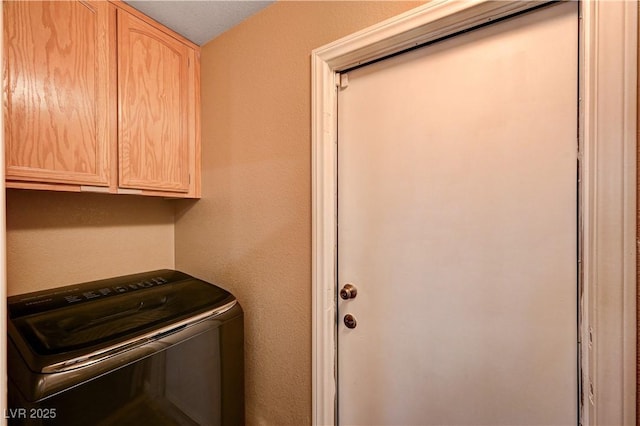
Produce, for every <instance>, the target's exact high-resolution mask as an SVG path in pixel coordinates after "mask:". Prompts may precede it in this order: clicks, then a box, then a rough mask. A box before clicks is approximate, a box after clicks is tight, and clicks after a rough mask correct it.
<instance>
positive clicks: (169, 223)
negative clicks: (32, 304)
mask: <svg viewBox="0 0 640 426" xmlns="http://www.w3.org/2000/svg"><path fill="white" fill-rule="evenodd" d="M172 203H173V201H168V200H163V199H158V198H150V197H138V196H123V195H106V194H80V193H62V192H49V191H30V190H8V191H7V293H8V294H9V295H14V294H20V293H26V292H30V291H36V290H42V289H45V288H51V287H58V286H61V285H67V284H74V283H78V282H84V281H90V280H96V279H101V278H107V277H111V276H116V275H124V274H129V273H135V272H143V271H146V270H152V269H161V268H173V265H174V238H173V236H174V210H175V209H174V205H173V204H172Z"/></svg>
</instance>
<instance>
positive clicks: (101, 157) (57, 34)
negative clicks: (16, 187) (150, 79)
mask: <svg viewBox="0 0 640 426" xmlns="http://www.w3.org/2000/svg"><path fill="white" fill-rule="evenodd" d="M3 8H4V11H3V12H4V49H5V59H6V60H5V67H4V84H5V91H4V93H5V95H4V96H5V99H4V114H5V135H6V166H7V170H6V176H7V179H10V180H23V181H38V182H58V183H69V184H90V185H104V186H108V185H109V181H110V176H111V173H110V169H109V162H110V152H109V146H110V145H113V144H114V143H115V139H113V138H114V137H115V131H113V130H115V129H113V125H112V123H111V120H113V117H114V114H115V104H114V103H113V102H112V101H110V97H112V96H113V95H114V94H115V92H114V89H115V85H114V80H113V79H112V77H111V76H110V73H111V72H112V70H113V66H114V65H113V63H112V57H111V55H110V54H109V52H113V51H114V49H115V32H114V30H113V23H114V22H115V21H114V13H115V8H114V7H113V6H112V5H110V4H109V3H106V2H71V1H56V2H31V1H29V2H26V1H25V2H22V1H15V2H13V1H12V2H3ZM112 129H113V130H112Z"/></svg>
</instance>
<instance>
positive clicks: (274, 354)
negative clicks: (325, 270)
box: [176, 1, 421, 425]
mask: <svg viewBox="0 0 640 426" xmlns="http://www.w3.org/2000/svg"><path fill="white" fill-rule="evenodd" d="M420 4H421V2H380V1H377V2H351V1H349V2H288V1H282V2H278V3H276V4H274V5H272V6H270V7H268V8H267V9H265V10H263V11H262V12H260V13H258V14H256V15H254V16H253V17H251V18H249V19H248V20H246V21H244V22H243V23H241V24H240V25H238V26H237V27H235V28H233V29H231V30H230V31H228V32H226V33H224V34H223V35H222V36H220V37H218V38H216V39H214V40H213V41H211V42H209V43H208V44H206V45H205V46H204V47H203V50H202V123H203V128H202V144H203V151H202V157H203V160H202V171H203V181H202V188H203V198H202V200H200V201H198V202H195V203H194V202H189V201H183V202H181V204H180V206H181V208H180V209H178V211H177V215H176V267H177V268H178V269H181V270H184V271H185V272H188V273H191V274H194V275H196V276H199V277H201V278H203V279H206V280H209V281H211V282H214V283H217V284H218V285H220V286H222V287H225V288H227V289H228V290H230V291H231V292H232V293H234V294H235V295H236V296H237V297H238V299H239V300H240V303H241V304H242V306H243V307H244V309H245V338H246V343H245V345H246V346H245V354H246V367H245V371H246V381H245V383H246V404H247V405H246V411H247V424H250V425H254V424H255V425H287V424H288V425H304V424H309V423H310V417H311V65H310V53H311V51H312V50H313V49H314V48H317V47H320V46H322V45H324V44H327V43H330V42H332V41H334V40H337V39H338V38H341V37H343V36H345V35H348V34H351V33H353V32H355V31H357V30H360V29H362V28H365V27H367V26H369V25H372V24H375V23H378V22H380V21H382V20H384V19H386V18H389V17H391V16H394V15H397V14H399V13H401V12H404V11H406V10H408V9H411V8H413V7H416V6H418V5H420Z"/></svg>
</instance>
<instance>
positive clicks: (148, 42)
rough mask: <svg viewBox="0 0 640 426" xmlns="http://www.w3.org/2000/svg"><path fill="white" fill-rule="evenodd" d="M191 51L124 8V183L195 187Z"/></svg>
mask: <svg viewBox="0 0 640 426" xmlns="http://www.w3.org/2000/svg"><path fill="white" fill-rule="evenodd" d="M190 50H191V49H190V48H189V47H187V46H185V45H184V44H182V43H181V42H179V41H178V40H176V39H174V38H173V37H170V36H169V35H167V34H166V33H164V32H162V31H160V30H158V29H157V28H155V27H153V26H151V25H149V24H147V23H146V22H144V21H142V20H140V19H138V18H137V17H135V16H133V15H130V14H128V13H127V12H125V11H123V10H118V106H119V113H120V127H119V130H118V155H119V166H120V167H119V186H120V187H122V188H133V189H146V190H156V191H173V192H187V191H188V190H189V161H190V160H189V159H190V154H189V140H188V139H189V129H188V125H189V106H188V101H189V88H188V84H189V80H190V79H189V72H190V67H191V66H193V65H192V64H190V60H189V57H190V54H189V53H190ZM191 56H193V55H191Z"/></svg>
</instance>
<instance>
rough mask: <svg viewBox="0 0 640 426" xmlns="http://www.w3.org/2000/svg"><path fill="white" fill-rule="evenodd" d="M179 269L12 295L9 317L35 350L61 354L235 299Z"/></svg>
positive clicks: (120, 338)
mask: <svg viewBox="0 0 640 426" xmlns="http://www.w3.org/2000/svg"><path fill="white" fill-rule="evenodd" d="M177 274H179V275H176V273H175V271H154V272H152V273H147V274H137V275H135V276H128V277H126V278H127V280H125V281H124V282H123V280H122V278H125V277H121V278H120V279H112V280H102V281H97V282H92V283H87V284H81V285H78V286H68V287H62V288H59V289H54V290H48V291H46V292H38V293H31V294H29V295H22V296H16V297H12V298H10V299H9V317H10V321H11V323H12V324H13V326H14V327H15V331H17V333H18V334H19V335H20V337H21V338H22V340H23V341H24V342H25V343H26V344H27V345H28V346H29V348H30V349H31V352H32V353H33V354H34V355H40V356H50V355H61V354H65V353H71V352H73V353H77V352H78V351H93V350H96V349H97V348H100V347H105V346H109V345H113V344H114V343H115V342H119V341H124V340H127V339H130V338H131V337H134V336H137V335H141V334H145V333H148V332H150V331H152V330H155V329H159V328H162V327H164V326H166V325H167V324H171V323H175V322H179V321H182V320H184V319H186V318H189V317H191V316H195V315H198V314H199V313H202V312H205V311H207V310H210V309H211V308H213V307H216V306H221V305H224V304H226V303H229V302H230V301H233V300H235V299H234V297H233V296H232V295H231V294H230V293H229V292H227V291H225V290H223V289H221V288H219V287H216V286H214V285H211V284H208V283H206V282H204V281H200V280H198V279H195V278H193V277H190V276H188V275H186V274H182V273H177ZM132 278H133V279H132ZM141 279H142V280H141ZM145 282H146V283H147V284H145ZM13 337H14V338H15V337H18V336H13Z"/></svg>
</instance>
